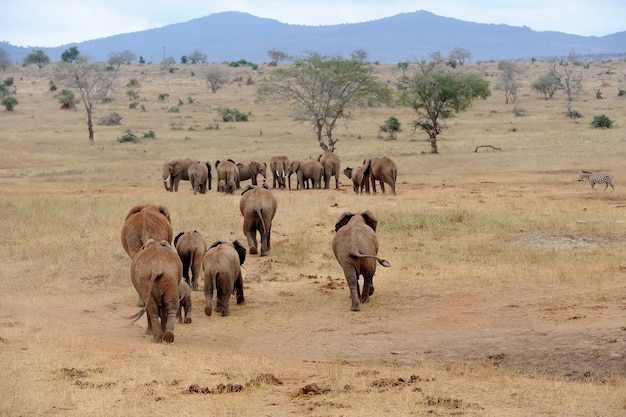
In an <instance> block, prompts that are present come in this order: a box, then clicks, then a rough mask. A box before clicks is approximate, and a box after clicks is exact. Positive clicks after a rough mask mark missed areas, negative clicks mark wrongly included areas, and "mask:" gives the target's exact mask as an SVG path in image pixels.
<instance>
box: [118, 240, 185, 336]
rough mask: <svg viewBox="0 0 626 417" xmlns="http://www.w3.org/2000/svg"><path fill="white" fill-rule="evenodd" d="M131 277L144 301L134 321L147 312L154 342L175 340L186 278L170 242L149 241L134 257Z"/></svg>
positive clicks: (149, 331) (148, 331) (149, 332)
mask: <svg viewBox="0 0 626 417" xmlns="http://www.w3.org/2000/svg"><path fill="white" fill-rule="evenodd" d="M130 275H131V277H132V280H133V285H134V287H135V289H136V290H137V292H138V293H139V296H140V297H141V299H142V300H143V302H144V307H143V308H142V309H141V310H140V311H139V312H138V313H137V314H135V316H133V317H132V318H134V319H135V320H137V319H138V318H139V317H141V316H142V315H143V314H144V313H147V318H148V330H147V331H146V333H147V334H152V335H153V337H152V342H153V343H159V342H161V341H162V340H164V341H166V342H173V341H174V321H175V320H176V314H177V313H178V309H179V308H180V299H179V294H178V286H179V285H180V281H181V280H182V276H183V265H182V263H181V262H180V258H179V257H178V254H177V253H176V249H174V248H173V247H172V246H171V245H170V244H169V243H168V242H166V241H165V240H162V241H160V242H156V241H155V240H154V239H149V240H148V241H147V242H146V243H145V244H144V245H143V247H142V249H141V250H140V251H139V252H138V253H137V255H135V257H134V258H133V261H132V264H131V267H130Z"/></svg>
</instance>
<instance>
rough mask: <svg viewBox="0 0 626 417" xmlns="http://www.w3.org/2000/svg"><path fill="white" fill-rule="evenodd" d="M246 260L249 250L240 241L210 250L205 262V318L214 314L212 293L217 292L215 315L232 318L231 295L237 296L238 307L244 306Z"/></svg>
mask: <svg viewBox="0 0 626 417" xmlns="http://www.w3.org/2000/svg"><path fill="white" fill-rule="evenodd" d="M245 260H246V248H245V247H244V246H243V245H242V244H241V243H240V242H239V241H238V240H234V241H232V242H231V243H228V242H223V241H221V240H218V241H216V242H213V243H212V244H211V246H209V250H207V251H206V253H205V254H204V257H203V258H202V267H203V268H204V298H205V300H206V304H205V307H204V314H206V315H207V316H210V315H211V314H212V312H213V290H216V291H217V299H216V306H215V312H216V313H222V316H230V308H229V302H230V295H231V294H235V296H236V297H237V304H245V302H246V300H245V298H244V296H243V276H242V274H241V265H243V263H244V262H245Z"/></svg>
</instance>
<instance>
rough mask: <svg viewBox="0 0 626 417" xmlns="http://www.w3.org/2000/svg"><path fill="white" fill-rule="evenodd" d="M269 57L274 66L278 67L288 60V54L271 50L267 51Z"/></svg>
mask: <svg viewBox="0 0 626 417" xmlns="http://www.w3.org/2000/svg"><path fill="white" fill-rule="evenodd" d="M267 56H269V58H270V60H271V62H272V64H274V65H278V64H280V62H281V61H284V60H285V59H287V54H286V53H284V52H283V51H277V50H276V49H270V50H269V51H267Z"/></svg>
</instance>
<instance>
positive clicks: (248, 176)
mask: <svg viewBox="0 0 626 417" xmlns="http://www.w3.org/2000/svg"><path fill="white" fill-rule="evenodd" d="M237 168H238V169H239V182H241V181H247V180H251V181H252V185H257V176H258V175H261V176H262V177H263V182H265V180H266V179H267V163H266V162H263V163H261V162H257V161H251V162H248V163H245V164H243V163H241V162H240V163H238V164H237Z"/></svg>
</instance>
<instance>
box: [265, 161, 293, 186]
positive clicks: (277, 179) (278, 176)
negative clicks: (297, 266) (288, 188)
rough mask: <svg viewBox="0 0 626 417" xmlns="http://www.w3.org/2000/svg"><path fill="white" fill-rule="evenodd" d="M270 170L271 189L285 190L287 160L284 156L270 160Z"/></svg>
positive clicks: (287, 170) (287, 168) (287, 172)
mask: <svg viewBox="0 0 626 417" xmlns="http://www.w3.org/2000/svg"><path fill="white" fill-rule="evenodd" d="M270 169H271V170H272V188H276V187H278V188H285V185H286V184H285V179H286V178H287V175H288V174H289V158H287V156H285V155H275V156H272V158H271V159H270Z"/></svg>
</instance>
